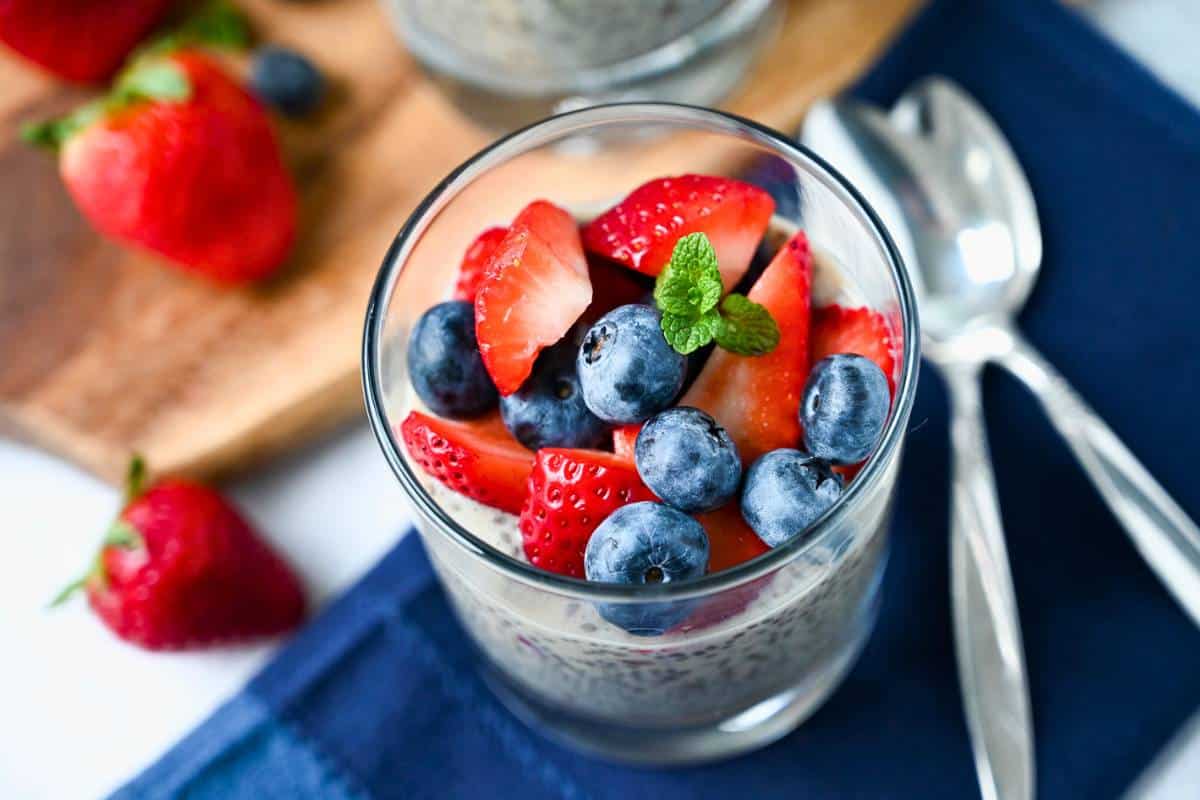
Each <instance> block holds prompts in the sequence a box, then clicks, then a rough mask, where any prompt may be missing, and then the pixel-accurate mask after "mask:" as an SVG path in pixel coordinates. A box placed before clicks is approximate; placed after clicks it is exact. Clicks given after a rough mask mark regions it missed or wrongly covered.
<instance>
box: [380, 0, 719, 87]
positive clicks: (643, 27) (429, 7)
mask: <svg viewBox="0 0 1200 800" xmlns="http://www.w3.org/2000/svg"><path fill="white" fill-rule="evenodd" d="M393 4H394V5H396V6H398V7H400V8H402V12H401V13H402V14H403V17H402V18H403V20H404V22H405V24H407V25H408V26H410V27H411V28H412V30H411V31H410V32H409V35H410V36H423V37H427V38H429V39H430V40H432V41H435V42H440V43H441V45H442V46H443V47H447V48H458V47H460V46H461V43H463V42H469V43H470V53H471V55H472V57H473V58H475V59H476V60H477V61H478V62H479V64H480V65H482V66H485V67H487V68H489V69H499V70H502V71H504V72H506V73H510V74H513V75H542V74H545V73H547V72H550V71H555V70H571V69H580V68H588V67H602V66H605V65H608V64H612V63H615V62H618V61H623V60H625V59H627V58H631V57H633V56H637V55H641V54H642V53H645V52H648V51H650V50H653V49H654V48H656V47H659V46H661V45H663V44H665V43H667V42H670V41H672V40H674V39H676V38H678V37H679V36H681V35H683V34H685V33H687V32H688V31H690V30H692V29H693V28H695V27H696V26H697V25H699V24H700V23H702V22H704V21H705V20H706V19H709V18H711V17H712V16H713V14H715V13H716V12H717V11H719V10H720V9H721V8H722V7H723V6H726V5H728V4H729V0H688V1H687V2H680V0H394V3H393Z"/></svg>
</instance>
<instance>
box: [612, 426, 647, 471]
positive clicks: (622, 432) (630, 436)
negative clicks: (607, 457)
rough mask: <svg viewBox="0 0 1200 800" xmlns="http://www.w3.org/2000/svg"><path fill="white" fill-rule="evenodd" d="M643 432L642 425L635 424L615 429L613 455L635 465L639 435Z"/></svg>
mask: <svg viewBox="0 0 1200 800" xmlns="http://www.w3.org/2000/svg"><path fill="white" fill-rule="evenodd" d="M641 432H642V423H640V422H634V423H631V424H629V425H622V426H621V427H619V428H614V429H613V434H612V436H613V454H614V455H616V456H617V458H620V459H622V460H624V461H625V462H626V463H629V464H632V463H634V456H633V451H634V447H635V446H636V445H637V437H638V434H639V433H641Z"/></svg>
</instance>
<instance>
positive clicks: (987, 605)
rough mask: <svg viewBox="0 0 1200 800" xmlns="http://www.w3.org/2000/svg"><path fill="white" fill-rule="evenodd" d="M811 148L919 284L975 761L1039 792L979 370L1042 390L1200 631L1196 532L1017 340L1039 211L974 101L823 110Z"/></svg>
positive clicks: (937, 84)
mask: <svg viewBox="0 0 1200 800" xmlns="http://www.w3.org/2000/svg"><path fill="white" fill-rule="evenodd" d="M804 139H805V141H806V142H807V143H808V144H809V145H810V146H812V147H814V148H815V149H817V150H818V151H821V152H824V153H825V154H826V155H827V156H828V157H829V158H830V160H831V161H832V162H833V163H834V165H835V166H836V167H837V168H839V169H841V170H842V171H844V172H846V173H847V174H848V176H849V177H850V178H851V180H853V181H855V182H856V183H857V184H858V185H859V186H860V188H861V189H862V190H863V191H864V194H866V195H867V198H868V200H869V201H870V202H871V203H872V204H873V205H875V207H876V210H877V211H879V213H880V214H881V216H883V218H884V221H885V223H886V224H887V225H888V227H889V229H890V231H891V232H892V233H893V236H895V237H896V239H897V244H898V245H899V246H900V248H901V250H902V252H903V254H904V256H905V258H906V261H907V262H908V264H909V265H910V266H911V267H913V268H915V274H914V279H919V282H920V284H921V285H920V286H919V287H918V289H919V291H920V294H921V301H920V302H921V316H922V323H923V326H924V329H925V333H926V340H927V341H926V342H925V343H924V348H923V349H924V352H925V354H926V355H927V356H929V357H930V359H931V360H932V361H934V362H935V363H938V364H939V365H941V366H943V368H944V372H945V374H946V377H947V382H948V384H949V386H950V391H951V396H952V398H953V409H954V413H955V420H954V422H953V424H952V439H953V442H954V447H955V450H956V455H955V490H954V501H953V503H954V512H953V513H954V517H953V519H954V521H955V524H954V525H953V526H952V536H953V540H952V542H953V552H952V575H953V584H952V585H953V592H954V605H955V627H956V634H957V635H956V639H957V647H958V656H959V668H960V672H961V673H962V675H963V690H964V694H965V695H966V704H967V716H968V723H969V726H970V729H971V733H972V740H973V744H974V748H975V756H976V765H977V768H978V771H979V774H980V782H981V786H982V787H983V793H984V796H985V797H986V798H993V797H995V798H1008V797H1028V796H1031V795H1032V791H1033V789H1032V787H1033V767H1032V764H1033V760H1032V758H1033V756H1032V752H1033V750H1032V734H1031V733H1029V710H1028V693H1027V691H1026V690H1025V688H1024V687H1025V680H1024V668H1023V666H1022V658H1021V651H1020V634H1019V630H1018V628H1017V627H1016V612H1015V604H1014V603H1013V602H1012V591H1011V588H1012V587H1011V581H1010V580H1009V579H1008V571H1007V564H1006V561H1005V553H1004V548H1003V542H1002V540H1001V536H1000V522H999V514H998V510H997V506H996V503H995V497H994V486H993V483H992V475H991V469H990V467H989V466H988V459H987V450H986V443H985V439H984V432H983V428H982V424H981V421H980V415H979V395H978V385H977V383H976V382H975V379H976V377H977V375H978V371H979V367H980V366H981V364H982V363H983V362H984V361H986V360H991V361H994V362H995V363H997V364H999V365H1001V366H1003V367H1005V368H1007V369H1008V370H1009V371H1011V372H1012V373H1013V374H1014V375H1016V376H1017V377H1018V378H1019V379H1020V380H1022V381H1023V382H1024V383H1025V384H1026V386H1028V387H1029V389H1030V390H1031V391H1033V393H1034V394H1035V395H1036V396H1037V398H1038V400H1039V401H1040V402H1041V404H1042V407H1043V408H1044V409H1045V410H1046V412H1047V414H1048V415H1049V417H1050V419H1051V422H1052V423H1053V424H1054V426H1055V427H1056V428H1057V429H1058V431H1059V433H1061V434H1062V436H1063V438H1064V439H1065V440H1066V441H1067V443H1068V444H1069V446H1070V447H1071V449H1072V451H1073V452H1074V453H1075V455H1076V457H1077V458H1078V459H1079V461H1080V463H1081V464H1082V465H1083V467H1084V469H1085V471H1086V472H1087V474H1088V475H1089V476H1090V477H1091V479H1092V481H1093V482H1094V483H1095V484H1096V486H1097V487H1098V489H1099V490H1100V493H1101V496H1102V497H1103V498H1104V500H1105V501H1106V502H1107V503H1108V506H1109V508H1110V509H1111V510H1112V511H1113V513H1114V515H1115V516H1116V517H1117V518H1118V519H1119V520H1120V522H1121V523H1122V525H1124V527H1125V529H1126V530H1127V531H1128V533H1129V535H1130V536H1131V537H1132V539H1133V541H1134V544H1135V546H1136V547H1137V549H1138V550H1139V552H1140V553H1141V554H1142V556H1143V558H1145V559H1146V561H1147V562H1148V563H1149V564H1150V566H1151V567H1152V568H1153V569H1154V570H1155V571H1156V572H1157V573H1158V575H1159V577H1160V578H1161V579H1162V581H1163V582H1164V583H1165V584H1166V586H1167V588H1168V589H1169V590H1170V591H1171V592H1172V594H1173V595H1174V596H1175V598H1176V600H1177V601H1178V602H1179V603H1180V605H1181V606H1183V608H1184V609H1185V610H1186V611H1187V612H1188V613H1189V614H1190V615H1191V616H1192V618H1193V619H1194V620H1195V621H1196V622H1197V623H1200V529H1197V527H1196V525H1195V523H1194V522H1192V521H1191V520H1190V519H1189V518H1188V517H1187V515H1186V514H1185V513H1184V512H1183V510H1182V509H1180V508H1179V506H1178V505H1177V504H1176V503H1175V502H1174V501H1173V500H1171V498H1170V497H1169V496H1168V495H1167V493H1166V492H1165V491H1164V490H1163V489H1162V487H1160V486H1159V485H1158V483H1157V482H1156V481H1155V480H1154V479H1153V478H1152V477H1151V476H1150V474H1149V473H1148V472H1147V471H1146V470H1145V468H1144V467H1142V465H1141V464H1140V463H1139V462H1138V461H1137V459H1136V458H1134V456H1133V455H1132V454H1131V453H1130V452H1129V450H1128V449H1127V448H1125V446H1124V445H1123V444H1121V442H1120V441H1119V440H1118V439H1117V437H1116V435H1114V434H1113V433H1112V431H1111V430H1109V428H1108V427H1107V426H1106V425H1105V424H1104V423H1103V422H1102V421H1101V420H1100V418H1099V417H1098V416H1097V415H1096V414H1095V412H1093V411H1092V410H1091V409H1090V408H1089V407H1088V406H1087V405H1086V403H1084V401H1083V400H1082V399H1081V398H1080V397H1079V396H1078V395H1077V394H1075V392H1074V391H1073V390H1072V389H1071V388H1070V387H1069V386H1068V385H1067V383H1066V381H1065V380H1064V379H1063V378H1062V377H1061V376H1060V375H1059V374H1058V373H1057V372H1056V371H1055V370H1054V368H1053V367H1051V366H1050V364H1049V363H1048V362H1046V360H1045V359H1044V358H1042V357H1041V356H1040V355H1039V354H1038V353H1037V352H1036V351H1035V350H1034V348H1033V347H1032V346H1031V345H1030V344H1029V343H1028V342H1026V341H1025V340H1024V339H1023V338H1022V337H1021V336H1020V335H1019V334H1018V333H1017V331H1016V328H1015V327H1014V324H1013V316H1014V315H1015V313H1016V311H1018V310H1019V309H1020V307H1021V305H1022V304H1023V303H1024V301H1025V298H1026V297H1027V295H1028V293H1029V290H1030V288H1031V287H1032V285H1033V282H1034V279H1035V278H1036V276H1037V273H1038V270H1039V268H1040V266H1041V256H1042V248H1041V230H1040V227H1039V224H1038V220H1037V211H1036V208H1035V206H1034V203H1033V196H1032V193H1031V191H1030V189H1029V184H1028V182H1027V181H1026V179H1025V176H1024V173H1023V171H1022V170H1021V167H1020V164H1019V163H1018V162H1017V161H1016V158H1015V157H1014V156H1013V154H1012V151H1011V150H1010V148H1009V147H1008V144H1007V142H1006V141H1005V140H1004V138H1003V135H1002V134H1001V133H1000V132H999V130H998V129H997V128H996V126H995V124H994V123H993V122H992V121H991V119H990V118H989V117H988V116H987V115H986V114H985V113H984V112H983V111H982V109H980V108H979V107H978V106H977V105H976V104H975V103H974V102H973V101H972V100H971V99H970V98H969V97H968V96H967V95H966V94H965V92H963V91H962V90H961V89H958V88H957V87H956V86H955V85H954V84H952V83H950V82H948V81H946V80H944V79H939V78H931V79H927V80H926V81H923V82H921V83H919V84H918V85H916V86H915V87H914V88H913V89H911V90H910V91H909V92H908V93H907V94H906V95H905V96H904V97H903V98H901V100H900V102H899V103H897V105H896V106H895V108H894V109H893V110H892V112H891V113H890V114H889V115H884V114H882V113H880V112H878V111H875V110H873V109H871V108H869V107H866V106H863V105H861V104H856V103H854V102H852V101H848V100H836V101H832V102H828V103H822V104H820V105H819V107H817V108H815V109H814V110H813V112H812V113H811V114H810V117H809V120H808V122H807V123H806V126H805V129H804ZM964 447H966V448H968V449H973V452H969V453H965V454H964V453H963V452H962V451H963V448H964ZM972 518H973V519H972ZM981 531H982V533H981ZM960 533H962V534H964V535H959V534H960ZM971 559H974V564H971V563H968V562H969V561H970V560H971ZM981 593H982V594H981ZM989 625H991V626H992V627H993V631H992V632H988V631H987V630H986V629H987V627H988V626H989ZM989 648H991V649H992V650H994V652H993V653H991V654H989V652H988V649H989ZM971 695H977V696H975V697H972V696H971ZM997 723H999V724H997Z"/></svg>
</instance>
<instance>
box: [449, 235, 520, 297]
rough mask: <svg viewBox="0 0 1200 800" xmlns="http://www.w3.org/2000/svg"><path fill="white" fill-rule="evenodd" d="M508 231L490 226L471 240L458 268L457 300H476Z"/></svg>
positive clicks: (455, 287)
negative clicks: (490, 265) (493, 257)
mask: <svg viewBox="0 0 1200 800" xmlns="http://www.w3.org/2000/svg"><path fill="white" fill-rule="evenodd" d="M507 233H508V228H498V227H497V228H488V229H487V230H486V231H484V232H483V233H481V234H479V236H477V237H475V241H473V242H471V245H470V246H469V247H468V248H467V252H466V253H464V254H463V260H462V264H461V265H460V266H459V268H458V281H457V282H456V283H455V284H454V299H455V300H466V301H467V302H468V303H472V302H474V301H475V294H476V293H477V292H478V291H479V284H480V283H482V282H483V278H484V276H485V275H486V274H487V268H488V264H490V263H491V260H492V255H493V254H494V253H495V252H496V248H497V247H499V246H500V243H501V242H503V241H504V237H505V235H506V234H507Z"/></svg>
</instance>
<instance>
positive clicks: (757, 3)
mask: <svg viewBox="0 0 1200 800" xmlns="http://www.w3.org/2000/svg"><path fill="white" fill-rule="evenodd" d="M382 2H383V4H384V6H385V7H386V8H387V9H388V11H389V12H390V14H391V16H392V20H393V22H394V23H395V28H396V30H397V32H398V34H399V36H400V38H401V40H402V41H403V42H404V44H405V45H406V46H407V47H408V49H409V50H410V51H411V52H412V53H413V55H414V56H415V57H416V58H417V60H418V61H419V62H421V64H422V65H423V66H424V67H425V68H426V69H427V70H428V71H429V73H430V74H431V76H432V77H433V78H434V80H436V81H437V82H438V84H439V85H440V86H441V87H442V88H443V90H444V91H446V93H447V94H448V96H449V97H450V99H451V100H452V101H453V102H454V103H455V105H457V106H458V107H459V108H460V109H462V110H463V111H464V112H465V113H466V114H467V115H468V116H469V117H471V118H472V119H474V120H475V121H476V122H479V123H481V124H483V125H484V126H486V127H489V128H492V129H496V130H507V129H511V128H514V127H518V126H520V125H524V124H527V123H529V122H532V121H534V120H537V119H541V118H542V117H545V116H549V115H551V114H555V113H559V112H561V111H567V110H571V109H576V108H583V107H586V106H590V105H596V104H599V103H607V102H616V101H628V100H668V101H674V102H680V103H692V104H696V105H713V104H715V103H717V102H718V101H720V100H721V98H723V97H724V96H725V95H727V94H728V93H729V92H730V90H731V89H733V87H734V86H735V85H736V83H737V82H738V80H739V79H740V78H741V77H742V76H743V74H744V73H745V72H746V69H747V68H748V67H749V65H750V63H751V61H752V59H753V56H754V54H755V52H756V51H757V50H758V49H759V47H760V46H761V44H762V42H763V41H764V40H765V39H766V37H767V35H768V34H769V33H770V31H771V30H772V29H773V28H774V22H775V20H776V18H777V16H778V14H777V13H776V12H777V9H776V8H775V4H774V3H773V0H382Z"/></svg>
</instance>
